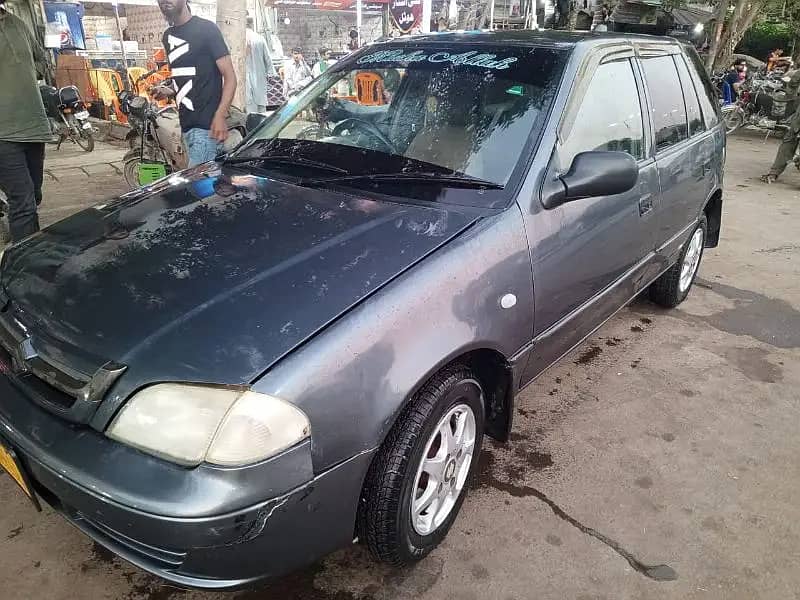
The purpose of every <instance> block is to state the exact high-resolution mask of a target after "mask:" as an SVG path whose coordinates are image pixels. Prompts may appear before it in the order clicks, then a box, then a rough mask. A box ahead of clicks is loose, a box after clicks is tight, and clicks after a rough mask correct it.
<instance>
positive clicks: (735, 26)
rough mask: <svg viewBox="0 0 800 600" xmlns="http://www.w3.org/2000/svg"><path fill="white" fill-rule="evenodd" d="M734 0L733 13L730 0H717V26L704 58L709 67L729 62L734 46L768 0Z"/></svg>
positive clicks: (720, 66)
mask: <svg viewBox="0 0 800 600" xmlns="http://www.w3.org/2000/svg"><path fill="white" fill-rule="evenodd" d="M735 2H736V3H735V5H734V8H733V13H732V14H729V13H730V4H731V0H719V5H718V6H717V27H716V29H715V32H714V38H713V39H712V44H711V50H710V51H709V53H708V58H707V59H706V65H707V66H708V67H709V68H712V67H716V68H724V67H726V66H727V65H728V63H730V62H731V57H732V56H733V53H734V51H735V50H736V46H738V45H739V42H741V41H742V38H743V37H744V34H745V33H747V30H748V29H750V27H752V26H753V23H754V22H755V20H756V17H758V16H759V14H760V13H761V11H762V9H763V8H764V7H765V6H766V5H767V2H768V0H735ZM725 16H727V19H726V18H725Z"/></svg>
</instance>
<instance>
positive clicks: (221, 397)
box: [107, 383, 311, 466]
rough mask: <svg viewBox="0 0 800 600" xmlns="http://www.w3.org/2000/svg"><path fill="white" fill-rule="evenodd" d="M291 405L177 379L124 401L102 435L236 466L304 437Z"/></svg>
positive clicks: (176, 457) (161, 452)
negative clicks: (177, 381)
mask: <svg viewBox="0 0 800 600" xmlns="http://www.w3.org/2000/svg"><path fill="white" fill-rule="evenodd" d="M310 431H311V427H310V424H309V422H308V417H306V415H305V414H304V413H303V412H302V411H301V410H300V409H298V408H297V407H295V406H293V405H292V404H289V403H288V402H285V401H283V400H280V399H278V398H274V397H272V396H268V395H266V394H260V393H258V392H253V391H250V390H246V389H241V388H237V389H232V388H225V387H213V386H203V385H190V384H180V383H161V384H157V385H153V386H150V387H147V388H144V389H143V390H141V391H140V392H138V393H136V394H134V396H133V397H132V398H131V399H130V400H128V402H126V403H125V406H123V408H122V410H121V411H120V413H119V414H118V415H117V417H116V418H115V419H114V421H113V422H112V423H111V426H110V427H109V428H108V431H107V435H108V436H109V437H110V438H112V439H114V440H117V441H119V442H122V443H124V444H127V445H129V446H133V447H135V448H138V449H139V450H142V451H143V452H147V453H149V454H153V455H155V456H158V457H161V458H164V459H166V460H169V461H172V462H175V463H178V464H181V465H187V466H195V465H198V464H200V463H202V462H207V463H211V464H215V465H220V466H241V465H247V464H252V463H256V462H259V461H262V460H264V459H266V458H269V457H270V456H274V455H275V454H278V453H279V452H281V451H282V450H286V449H287V448H290V447H291V446H293V445H295V444H296V443H298V442H300V441H302V440H304V439H305V438H307V437H309V435H310Z"/></svg>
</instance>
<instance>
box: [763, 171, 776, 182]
mask: <svg viewBox="0 0 800 600" xmlns="http://www.w3.org/2000/svg"><path fill="white" fill-rule="evenodd" d="M761 181H763V182H764V183H766V184H771V183H775V182H776V181H778V176H777V175H773V174H772V173H767V174H766V175H762V176H761Z"/></svg>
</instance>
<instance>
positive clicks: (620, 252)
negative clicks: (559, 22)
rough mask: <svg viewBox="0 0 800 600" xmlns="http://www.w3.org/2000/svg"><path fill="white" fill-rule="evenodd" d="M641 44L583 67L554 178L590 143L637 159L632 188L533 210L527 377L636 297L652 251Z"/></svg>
mask: <svg viewBox="0 0 800 600" xmlns="http://www.w3.org/2000/svg"><path fill="white" fill-rule="evenodd" d="M632 56H633V50H632V48H631V49H630V51H625V50H622V51H620V50H619V49H617V50H616V51H613V50H610V51H608V53H607V54H605V55H604V56H602V57H600V58H599V59H595V61H594V64H589V65H587V67H586V68H582V69H581V70H579V72H583V73H586V75H584V77H585V78H587V80H585V81H583V82H581V81H578V82H576V85H575V86H574V89H573V92H572V96H571V98H570V100H569V101H568V104H567V111H566V113H565V117H564V119H563V120H562V125H561V129H560V132H559V136H558V142H557V143H556V147H555V148H554V150H553V157H552V159H551V163H550V167H549V168H548V172H547V174H546V177H548V178H550V177H555V176H557V175H558V174H560V173H564V172H566V171H567V170H568V169H569V167H570V165H571V164H572V160H573V158H574V157H575V156H576V155H577V154H579V153H581V152H587V151H592V150H612V151H623V152H627V153H628V154H630V155H632V156H633V157H634V158H635V159H636V160H637V162H638V167H639V179H638V183H637V185H636V186H635V187H634V188H633V189H631V190H630V191H628V192H626V193H623V194H618V195H614V196H605V197H599V198H587V199H584V200H576V201H573V202H568V203H566V204H562V205H560V206H557V207H555V208H552V209H545V208H543V207H542V206H541V204H539V205H538V206H535V207H534V211H535V212H534V214H532V215H531V216H530V217H529V218H528V222H527V228H528V236H529V240H530V243H531V260H532V264H533V277H534V298H535V308H534V333H535V339H534V343H533V348H532V350H531V354H530V356H531V358H530V360H529V361H528V366H527V369H526V372H525V379H531V378H533V377H535V376H536V375H537V374H538V373H539V372H540V371H541V370H542V369H543V368H545V367H547V366H548V365H549V364H551V363H552V362H554V361H555V360H557V359H558V358H559V357H560V356H561V355H562V354H564V353H565V352H567V351H569V350H570V349H571V348H572V347H573V346H574V345H576V344H577V343H579V342H580V341H581V340H582V339H583V338H585V337H586V336H587V335H589V334H590V333H591V332H592V330H594V329H595V328H596V327H598V326H599V325H600V324H602V322H603V321H604V320H605V319H607V318H608V317H609V316H611V315H612V314H613V313H614V312H615V311H616V310H617V309H618V308H619V307H620V306H622V305H623V304H624V303H625V302H627V301H628V300H630V299H631V298H632V297H633V296H634V295H635V294H636V293H637V292H638V290H639V289H640V288H641V285H642V284H643V282H645V281H649V279H648V275H647V274H646V273H645V271H644V270H643V269H646V266H647V265H648V264H649V260H650V259H652V257H653V245H654V232H653V226H654V225H653V221H652V218H651V213H652V207H653V206H654V205H655V203H656V201H657V195H658V172H657V169H656V165H655V161H654V160H653V158H652V157H651V156H650V155H649V154H650V152H649V145H650V144H649V141H648V138H649V130H648V126H647V121H646V120H645V119H643V111H644V107H645V106H646V105H645V104H644V101H643V98H642V97H641V96H642V95H643V94H642V93H641V81H640V80H639V79H638V77H637V73H636V70H635V69H634V63H633V60H632Z"/></svg>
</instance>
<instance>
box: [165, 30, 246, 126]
mask: <svg viewBox="0 0 800 600" xmlns="http://www.w3.org/2000/svg"><path fill="white" fill-rule="evenodd" d="M162 44H163V46H164V49H165V50H166V51H167V59H168V60H169V66H170V70H171V71H172V81H173V90H174V91H175V103H176V105H177V106H178V110H179V113H180V119H181V129H183V131H189V130H191V129H195V128H199V129H206V130H208V129H210V128H211V122H212V121H213V119H214V113H215V112H216V111H217V108H218V107H219V104H220V101H221V99H222V83H223V82H222V74H221V73H220V70H219V67H218V65H217V61H218V60H219V59H220V58H222V57H224V56H228V55H229V54H230V52H229V51H228V47H227V45H226V44H225V40H224V39H223V38H222V34H221V33H220V31H219V28H218V27H217V25H216V24H215V23H212V22H211V21H207V20H206V19H201V18H200V17H192V18H191V19H189V20H188V21H187V22H186V23H184V24H183V25H173V26H172V27H170V28H169V29H167V30H166V31H165V32H164V36H163V38H162Z"/></svg>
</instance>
